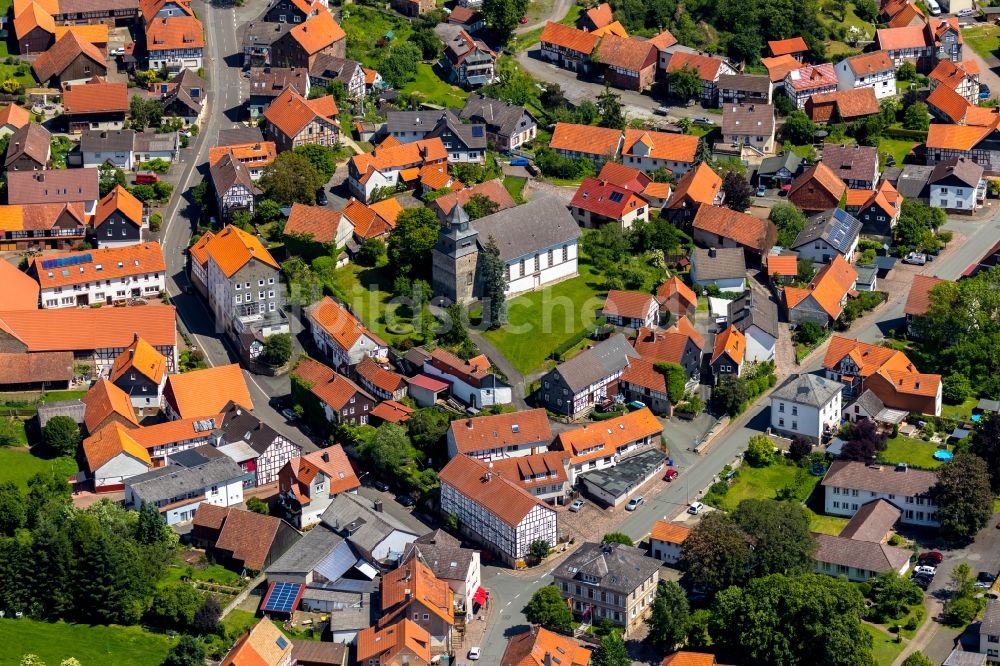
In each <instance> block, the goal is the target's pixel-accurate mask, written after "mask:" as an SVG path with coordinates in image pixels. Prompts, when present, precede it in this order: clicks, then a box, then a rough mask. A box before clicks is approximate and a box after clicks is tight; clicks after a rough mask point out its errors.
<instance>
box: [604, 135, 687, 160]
mask: <svg viewBox="0 0 1000 666" xmlns="http://www.w3.org/2000/svg"><path fill="white" fill-rule="evenodd" d="M640 142H641V143H644V144H645V145H647V146H649V155H648V156H649V157H652V158H655V159H661V160H670V161H672V162H688V163H690V162H694V157H695V153H697V152H698V137H696V136H693V135H690V134H673V133H670V132H649V131H646V130H635V129H627V130H625V142H624V143H623V144H622V155H632V154H635V153H636V151H635V145H636V144H637V143H640Z"/></svg>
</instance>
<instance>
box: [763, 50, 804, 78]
mask: <svg viewBox="0 0 1000 666" xmlns="http://www.w3.org/2000/svg"><path fill="white" fill-rule="evenodd" d="M760 62H761V64H762V65H764V67H767V75H768V78H770V79H771V83H777V82H778V81H784V80H785V75H786V74H788V72H790V71H792V70H793V69H798V68H799V67H801V66H802V63H800V62H799V61H798V60H796V59H795V58H793V57H792V56H790V55H783V56H777V57H775V58H761V59H760Z"/></svg>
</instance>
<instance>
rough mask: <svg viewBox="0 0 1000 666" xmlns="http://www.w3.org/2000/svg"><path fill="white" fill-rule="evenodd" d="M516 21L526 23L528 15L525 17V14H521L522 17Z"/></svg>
mask: <svg viewBox="0 0 1000 666" xmlns="http://www.w3.org/2000/svg"><path fill="white" fill-rule="evenodd" d="M518 22H519V23H520V24H521V25H524V24H525V23H527V22H528V17H527V16H522V17H521V18H520V20H519V21H518Z"/></svg>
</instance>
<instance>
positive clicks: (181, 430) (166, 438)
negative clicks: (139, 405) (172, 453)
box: [132, 416, 222, 506]
mask: <svg viewBox="0 0 1000 666" xmlns="http://www.w3.org/2000/svg"><path fill="white" fill-rule="evenodd" d="M215 418H216V423H217V424H218V423H222V417H221V416H218V417H215ZM204 420H205V418H204V416H196V417H192V418H186V419H177V420H176V421H164V422H163V423H154V424H153V425H149V426H143V427H141V428H134V429H133V430H132V439H134V440H135V441H137V442H139V445H140V446H142V447H144V448H145V449H146V450H147V451H152V450H153V449H155V448H156V447H158V446H165V445H167V444H175V443H177V442H183V441H186V440H196V439H206V438H207V436H208V435H209V434H210V433H208V432H204V431H201V432H199V431H198V430H195V427H196V424H199V423H201V422H202V421H204ZM203 506H208V505H203Z"/></svg>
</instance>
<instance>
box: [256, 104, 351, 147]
mask: <svg viewBox="0 0 1000 666" xmlns="http://www.w3.org/2000/svg"><path fill="white" fill-rule="evenodd" d="M338 113H339V111H338V110H337V103H336V102H335V101H334V99H333V96H332V95H326V96H324V97H316V98H313V99H306V98H305V97H303V96H302V95H300V94H299V93H298V92H296V91H295V90H294V89H292V88H287V89H286V90H285V92H283V93H281V95H279V96H278V97H277V99H275V100H274V101H273V102H272V103H271V104H270V105H269V106H268V107H267V109H266V110H265V111H264V120H265V123H264V127H265V133H266V134H267V136H268V137H270V138H271V139H272V140H273V141H274V142H275V145H277V147H278V152H282V151H285V150H292V149H293V148H297V147H298V146H305V145H310V144H316V145H320V146H329V147H330V148H335V147H336V146H337V144H338V143H339V142H340V121H339V120H337V114H338Z"/></svg>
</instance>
